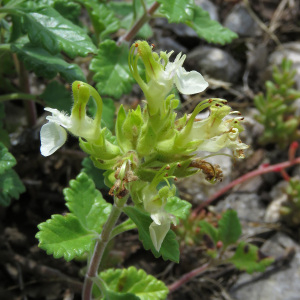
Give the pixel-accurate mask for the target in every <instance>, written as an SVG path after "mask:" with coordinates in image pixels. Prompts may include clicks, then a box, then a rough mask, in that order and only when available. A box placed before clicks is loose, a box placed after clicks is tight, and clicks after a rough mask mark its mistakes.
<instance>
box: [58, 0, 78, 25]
mask: <svg viewBox="0 0 300 300" xmlns="http://www.w3.org/2000/svg"><path fill="white" fill-rule="evenodd" d="M53 7H54V8H55V10H56V11H58V12H59V14H60V15H62V16H63V17H64V18H66V19H68V20H70V21H71V22H72V23H74V24H76V25H78V24H79V20H80V18H79V17H80V13H81V7H80V5H79V4H78V3H74V2H69V1H65V0H56V1H55V2H54V6H53Z"/></svg>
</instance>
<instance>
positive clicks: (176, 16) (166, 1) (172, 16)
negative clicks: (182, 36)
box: [157, 0, 195, 23]
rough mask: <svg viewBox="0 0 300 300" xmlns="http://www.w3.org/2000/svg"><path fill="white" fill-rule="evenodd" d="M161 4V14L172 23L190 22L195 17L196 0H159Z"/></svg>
mask: <svg viewBox="0 0 300 300" xmlns="http://www.w3.org/2000/svg"><path fill="white" fill-rule="evenodd" d="M157 2H158V3H161V6H160V8H159V12H160V13H162V14H163V15H165V17H166V18H167V19H168V21H169V22H170V23H183V22H185V21H189V20H191V19H192V18H193V15H194V7H195V4H194V0H157Z"/></svg>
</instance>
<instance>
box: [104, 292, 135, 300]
mask: <svg viewBox="0 0 300 300" xmlns="http://www.w3.org/2000/svg"><path fill="white" fill-rule="evenodd" d="M139 299H140V298H139V297H137V296H136V295H134V294H130V293H125V294H123V293H118V292H113V291H110V290H107V291H106V293H105V298H104V300H139Z"/></svg>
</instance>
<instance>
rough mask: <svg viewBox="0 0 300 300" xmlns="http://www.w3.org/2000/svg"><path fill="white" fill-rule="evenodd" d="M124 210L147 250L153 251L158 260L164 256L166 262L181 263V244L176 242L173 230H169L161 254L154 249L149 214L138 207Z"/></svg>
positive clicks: (129, 207)
mask: <svg viewBox="0 0 300 300" xmlns="http://www.w3.org/2000/svg"><path fill="white" fill-rule="evenodd" d="M123 210H124V212H125V213H126V215H127V216H128V217H129V218H130V219H131V220H132V221H133V222H134V223H135V225H136V226H137V228H138V232H139V238H140V240H141V242H142V243H143V246H144V248H145V249H146V250H151V252H152V253H153V255H154V256H155V257H156V258H158V257H160V256H162V258H163V259H164V260H171V261H174V262H176V263H179V256H180V252H179V244H178V242H177V240H176V234H175V233H174V232H173V231H172V230H169V232H168V233H167V235H166V237H165V239H164V241H163V243H162V245H161V248H160V250H159V252H157V251H156V250H155V248H154V245H153V243H152V240H151V237H150V232H149V226H150V224H151V223H152V219H151V217H150V216H149V215H148V214H146V213H143V212H141V211H140V210H139V209H137V208H136V207H132V206H127V207H125V208H124V209H123Z"/></svg>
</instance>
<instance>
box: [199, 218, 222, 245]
mask: <svg viewBox="0 0 300 300" xmlns="http://www.w3.org/2000/svg"><path fill="white" fill-rule="evenodd" d="M199 226H200V227H201V232H203V233H206V234H208V235H209V236H210V237H211V238H212V240H213V241H214V243H215V244H216V243H217V242H218V240H219V234H218V229H217V228H215V227H214V226H213V225H211V224H210V223H208V222H206V221H200V222H199Z"/></svg>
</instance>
